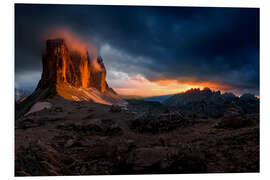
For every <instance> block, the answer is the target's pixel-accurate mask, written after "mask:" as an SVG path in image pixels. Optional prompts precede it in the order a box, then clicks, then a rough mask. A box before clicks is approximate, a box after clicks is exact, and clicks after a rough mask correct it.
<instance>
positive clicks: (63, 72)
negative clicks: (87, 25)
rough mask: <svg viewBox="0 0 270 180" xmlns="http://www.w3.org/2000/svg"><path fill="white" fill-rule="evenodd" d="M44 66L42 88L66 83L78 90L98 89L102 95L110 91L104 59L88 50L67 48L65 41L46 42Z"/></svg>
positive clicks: (40, 84) (50, 40) (52, 40)
mask: <svg viewBox="0 0 270 180" xmlns="http://www.w3.org/2000/svg"><path fill="white" fill-rule="evenodd" d="M42 64H43V72H42V78H41V80H40V82H39V87H40V88H43V89H44V88H47V87H56V86H57V85H61V84H63V83H66V84H69V85H70V86H73V87H77V88H90V87H92V88H96V89H97V90H98V91H100V92H101V93H104V92H105V91H106V90H108V89H109V88H108V85H107V83H106V69H105V66H104V64H103V60H102V58H101V57H97V58H96V57H94V56H93V55H89V53H88V51H87V49H85V51H76V50H73V49H71V48H69V47H68V46H67V44H66V43H65V40H64V39H61V38H57V39H49V40H47V41H46V53H45V54H44V55H43V59H42Z"/></svg>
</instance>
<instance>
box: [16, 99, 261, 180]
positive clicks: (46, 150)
mask: <svg viewBox="0 0 270 180" xmlns="http://www.w3.org/2000/svg"><path fill="white" fill-rule="evenodd" d="M46 102H48V103H50V104H51V105H52V106H51V107H50V108H48V109H43V110H41V111H38V112H34V113H30V114H28V115H26V116H21V117H20V118H17V119H16V120H15V128H16V130H15V138H16V139H15V175H16V176H43V175H46V176H48V175H109V174H152V173H158V174H163V173H221V172H226V173H229V172H258V171H259V114H258V113H246V112H245V111H243V108H241V107H240V106H237V105H233V106H230V107H228V108H227V109H226V111H225V112H224V115H223V116H222V117H219V118H211V117H205V116H201V117H200V116H195V115H190V114H186V113H185V112H180V111H176V110H171V109H168V108H164V107H162V106H160V107H157V106H158V105H156V104H150V105H149V104H147V105H145V104H144V103H145V102H143V101H137V102H136V103H129V107H128V108H127V109H123V108H120V107H118V106H108V105H103V104H97V103H94V102H86V101H85V102H83V101H81V102H75V101H69V100H64V99H63V98H61V97H60V96H55V97H53V98H49V99H47V100H46ZM136 106H137V107H145V108H144V109H143V108H142V109H138V108H136ZM148 106H154V107H155V108H154V109H155V110H157V109H158V111H151V110H149V109H150V108H149V107H148Z"/></svg>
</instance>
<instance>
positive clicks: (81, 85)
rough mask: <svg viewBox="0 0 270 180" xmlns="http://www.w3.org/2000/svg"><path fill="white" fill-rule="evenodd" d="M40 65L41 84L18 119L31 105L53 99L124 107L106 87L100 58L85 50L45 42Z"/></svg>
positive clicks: (59, 41)
mask: <svg viewBox="0 0 270 180" xmlns="http://www.w3.org/2000/svg"><path fill="white" fill-rule="evenodd" d="M42 65H43V71H42V76H41V80H40V81H39V83H38V86H37V88H36V89H35V91H34V92H33V93H32V94H31V95H30V96H29V97H28V98H27V99H26V100H25V101H24V102H23V103H21V105H20V106H21V108H18V109H19V111H18V112H17V114H18V115H21V114H24V113H25V112H26V111H27V110H28V109H29V108H30V107H31V106H32V105H33V104H34V103H36V102H38V101H40V100H43V99H46V98H51V97H54V96H56V95H59V96H61V97H63V98H64V99H67V100H72V101H82V100H86V101H89V100H90V101H93V102H96V103H101V104H108V105H112V104H119V105H121V104H123V103H125V101H124V100H122V99H121V98H120V96H119V95H118V94H117V93H116V92H115V91H114V90H113V89H112V88H110V87H109V86H108V83H107V82H106V69H105V66H104V64H103V59H102V57H101V56H98V57H95V56H94V55H92V54H89V53H88V51H87V49H86V48H85V49H84V50H81V49H80V50H76V49H72V48H69V46H68V45H67V43H66V42H65V39H62V38H56V39H48V40H47V41H46V52H45V53H44V54H43V56H42Z"/></svg>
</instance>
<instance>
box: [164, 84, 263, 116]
mask: <svg viewBox="0 0 270 180" xmlns="http://www.w3.org/2000/svg"><path fill="white" fill-rule="evenodd" d="M163 104H164V105H166V106H170V107H179V108H181V109H183V110H188V111H191V112H193V113H198V114H200V113H201V114H205V115H207V116H211V117H219V116H222V115H223V113H224V111H225V109H226V108H227V107H228V106H233V105H236V106H241V107H242V108H243V109H244V110H245V111H246V112H259V99H258V98H256V97H255V96H254V95H252V94H243V95H242V96H240V97H237V96H235V95H234V94H233V93H224V94H222V93H221V92H220V91H212V90H211V89H209V88H205V89H203V90H200V89H190V90H188V91H186V92H183V93H179V94H176V95H174V96H172V97H170V98H168V99H167V100H165V101H164V102H163Z"/></svg>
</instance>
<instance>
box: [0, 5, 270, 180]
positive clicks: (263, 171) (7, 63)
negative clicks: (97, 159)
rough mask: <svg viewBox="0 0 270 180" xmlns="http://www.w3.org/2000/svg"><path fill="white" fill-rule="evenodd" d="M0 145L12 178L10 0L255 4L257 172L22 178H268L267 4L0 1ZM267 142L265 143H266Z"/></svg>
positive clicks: (2, 165)
mask: <svg viewBox="0 0 270 180" xmlns="http://www.w3.org/2000/svg"><path fill="white" fill-rule="evenodd" d="M1 3H2V4H1V6H0V8H1V11H0V12H1V16H0V17H1V21H0V22H1V28H0V30H1V33H0V35H1V43H0V46H1V48H0V49H1V66H0V67H1V69H0V73H1V75H0V78H1V79H0V82H1V88H0V90H1V93H0V95H1V98H0V100H1V103H0V104H1V108H0V109H1V111H0V112H1V125H0V127H1V129H0V137H1V141H0V143H1V148H0V155H1V158H0V159H1V161H0V172H1V173H0V176H1V179H5V180H6V179H15V177H14V3H50V4H56V3H57V4H104V5H112V4H114V5H155V6H204V7H259V8H260V17H261V18H260V22H261V27H260V40H261V44H260V47H261V48H260V82H261V84H260V98H261V115H260V116H261V146H260V150H261V151H260V153H261V158H260V161H261V167H260V173H241V174H184V175H139V176H134V175H132V176H131V175H130V176H68V177H67V176H61V177H25V178H23V179H57V180H69V179H89V178H94V179H107V178H110V179H117V180H119V179H120V180H121V179H126V178H129V179H131V180H132V179H137V178H148V179H149V178H150V179H156V180H159V179H164V178H170V179H179V178H183V179H187V178H188V179H198V178H199V179H201V180H204V179H207V180H211V179H215V180H216V179H219V180H222V179H224V180H225V179H226V180H227V179H240V178H245V180H249V179H250V180H251V179H252V180H254V179H270V178H269V177H268V176H269V174H270V173H269V171H270V169H269V168H268V167H269V166H267V162H270V159H269V157H270V156H269V152H270V146H269V140H268V137H270V134H269V132H270V130H269V129H270V118H269V113H267V110H268V111H269V108H270V98H269V97H270V95H269V94H270V88H269V87H270V83H269V78H268V77H270V74H269V73H270V71H269V68H270V61H269V60H270V57H269V53H268V52H269V51H270V49H269V47H270V46H269V42H270V39H269V34H270V26H269V22H270V21H269V19H270V7H269V1H267V0H260V1H258V0H226V1H225V0H223V1H221V0H201V1H198V0H181V1H180V0H178V1H177V2H176V0H159V1H154V0H152V1H149V0H136V1H135V0H133V1H132V0H77V1H74V0H73V1H72V0H58V1H55V0H32V1H19V0H18V1H14V0H10V1H5V2H3V1H2V2H1ZM267 142H268V143H267Z"/></svg>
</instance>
